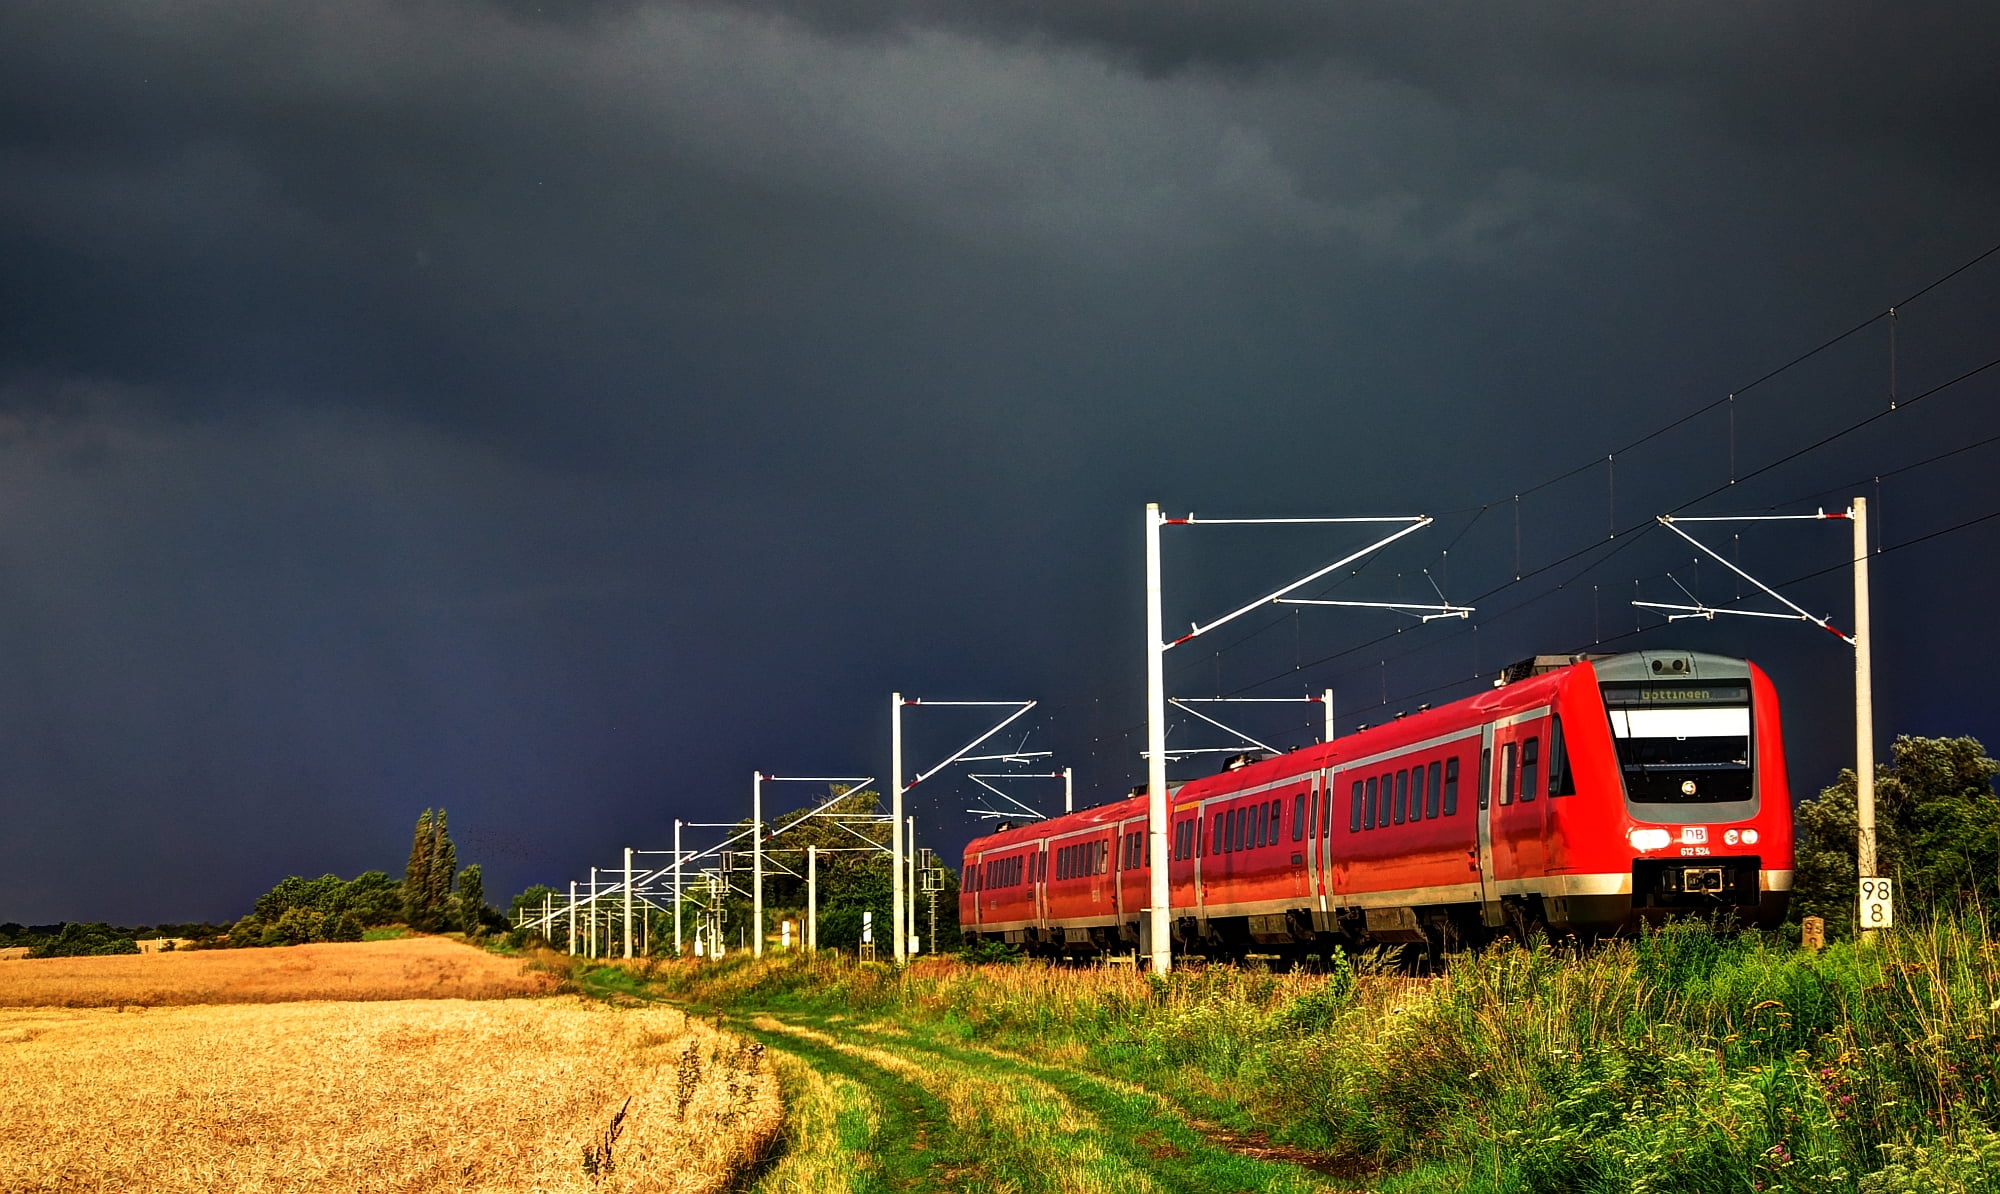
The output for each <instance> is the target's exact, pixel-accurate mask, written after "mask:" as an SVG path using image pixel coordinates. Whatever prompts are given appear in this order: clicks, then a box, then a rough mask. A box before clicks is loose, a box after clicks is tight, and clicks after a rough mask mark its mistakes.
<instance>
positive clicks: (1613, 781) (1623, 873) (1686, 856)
mask: <svg viewBox="0 0 2000 1194" xmlns="http://www.w3.org/2000/svg"><path fill="white" fill-rule="evenodd" d="M1554 706H1555V711H1556V712H1557V713H1558V714H1560V715H1561V717H1562V725H1563V730H1562V734H1563V739H1562V745H1561V747H1560V748H1559V749H1560V750H1562V752H1563V754H1564V755H1565V756H1566V757H1565V758H1564V759H1562V760H1556V759H1552V760H1551V763H1552V771H1553V767H1555V766H1560V767H1564V768H1565V769H1566V770H1567V771H1568V772H1569V779H1568V780H1566V781H1565V782H1566V783H1567V784H1570V785H1573V792H1574V794H1573V795H1567V796H1565V797H1564V799H1562V800H1559V801H1553V802H1551V804H1550V805H1549V809H1550V814H1551V820H1552V822H1553V824H1551V825H1550V826H1549V843H1548V844H1549V847H1550V857H1549V863H1550V865H1549V874H1548V878H1547V881H1546V886H1544V888H1543V890H1544V893H1545V897H1546V898H1545V899H1544V912H1545V914H1546V916H1547V919H1548V920H1549V922H1550V923H1551V924H1553V925H1557V926H1561V925H1568V926H1570V927H1572V928H1575V929H1578V930H1584V931H1631V930H1633V929H1635V928H1637V927H1638V925H1639V924H1640V923H1641V922H1642V921H1659V920H1664V919H1666V918H1668V917H1670V916H1684V915H1688V914H1690V913H1693V914H1702V913H1708V914H1718V915H1720V914H1728V915H1730V916H1733V917H1734V918H1735V920H1736V921H1737V923H1739V924H1756V925H1761V926H1764V927H1770V926H1773V925H1776V924H1778V923H1779V922H1780V921H1782V920H1783V919H1784V916H1785V907H1786V904H1787V902H1788V900H1789V899H1790V896H1791V889H1792V798H1791V785H1790V779H1789V777H1788V775H1787V773H1786V770H1785V750H1784V735H1783V731H1782V730H1781V728H1780V726H1779V720H1778V698H1777V693H1776V690H1775V689H1774V688H1773V687H1772V685H1771V681H1770V678H1769V677H1768V676H1766V675H1765V674H1764V673H1763V671H1762V670H1761V669H1759V668H1758V667H1757V666H1756V665H1755V664H1753V663H1750V662H1749V661H1747V660H1742V659H1731V658H1728V657H1726V656H1721V655H1709V654H1705V653H1702V652H1695V651H1638V652H1632V653H1630V654H1624V655H1614V656H1609V657H1605V658H1599V659H1594V660H1589V661H1587V662H1582V663H1578V664H1577V665H1575V666H1574V667H1570V668H1566V669H1564V674H1563V676H1562V680H1561V683H1560V685H1559V688H1558V691H1557V695H1556V699H1555V701H1554ZM1550 778H1551V780H1552V781H1553V780H1554V779H1555V778H1556V777H1555V776H1554V774H1551V776H1550Z"/></svg>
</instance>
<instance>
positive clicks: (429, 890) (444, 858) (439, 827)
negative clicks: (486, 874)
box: [425, 808, 458, 933]
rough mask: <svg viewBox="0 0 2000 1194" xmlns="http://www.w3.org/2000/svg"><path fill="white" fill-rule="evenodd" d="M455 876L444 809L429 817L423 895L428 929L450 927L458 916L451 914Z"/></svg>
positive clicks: (454, 853)
mask: <svg viewBox="0 0 2000 1194" xmlns="http://www.w3.org/2000/svg"><path fill="white" fill-rule="evenodd" d="M457 877H458V848H457V847H456V846H454V845H452V844H451V833H450V831H449V830H448V829H446V827H445V819H444V809H442V808H440V809H438V811H437V816H435V817H432V818H431V864H430V872H429V873H428V874H427V875H426V876H425V878H426V879H427V880H428V882H427V885H426V889H425V895H426V897H427V901H426V905H425V911H426V914H427V916H428V918H429V922H430V923H429V925H428V926H427V928H428V930H429V931H430V932H433V933H436V932H441V931H443V930H444V929H447V928H450V927H451V923H452V922H453V921H456V920H457V919H458V918H457V917H456V916H453V915H452V892H451V889H452V880H454V879H456V878H457Z"/></svg>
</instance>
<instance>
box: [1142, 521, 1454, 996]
mask: <svg viewBox="0 0 2000 1194" xmlns="http://www.w3.org/2000/svg"><path fill="white" fill-rule="evenodd" d="M1384 523H1388V524H1396V523H1402V524H1405V525H1404V526H1403V527H1402V529H1401V530H1399V531H1396V532H1395V533H1393V534H1391V535H1388V536H1385V537H1384V538H1382V539H1379V540H1377V541H1376V542H1374V543H1372V544H1370V545H1369V546H1367V547H1364V548H1362V549H1361V550H1360V551H1356V552H1353V553H1350V554H1349V555H1346V556H1343V557H1341V558H1340V559H1338V560H1335V561H1334V562H1333V563H1331V564H1328V565H1326V566H1325V567H1323V568H1320V569H1318V570H1317V571H1314V572H1311V573H1308V574H1307V575H1305V576H1302V577H1300V578H1299V579H1298V580H1295V581H1293V582H1292V583H1290V584H1288V585H1285V586H1283V587H1282V588H1279V589H1277V590H1276V591H1274V592H1271V593H1267V594H1265V595H1264V596H1262V597H1259V598H1258V599H1257V600H1255V601H1252V602H1250V603H1249V604H1247V605H1244V606H1242V607H1240V608H1238V609H1236V610H1233V611H1231V612H1229V613H1227V614H1224V615H1223V616H1221V617H1219V618H1216V619H1215V620H1214V621H1211V622H1209V623H1208V624H1206V625H1201V624H1192V625H1190V626H1189V628H1188V632H1187V633H1186V634H1183V635H1181V636H1180V637H1178V638H1176V639H1174V640H1173V641H1171V642H1169V641H1167V638H1166V630H1165V615H1164V612H1163V600H1162V582H1161V568H1160V528H1161V527H1163V526H1198V525H1207V526H1273V525H1278V526H1301V525H1327V524H1374V525H1381V524H1384ZM1429 525H1431V517H1430V516H1429V515H1428V514H1415V515H1401V516H1391V517H1367V518H1196V517H1195V516H1194V515H1192V514H1189V515H1188V516H1187V517H1185V518H1167V517H1165V516H1163V515H1162V514H1161V513H1160V506H1159V503H1157V502H1153V503H1148V505H1147V506H1146V847H1147V849H1146V858H1147V868H1148V870H1149V872H1150V874H1149V876H1148V881H1147V897H1146V899H1147V903H1148V905H1149V907H1148V908H1147V909H1146V919H1145V920H1144V921H1143V922H1142V929H1141V932H1140V944H1141V948H1142V949H1143V950H1144V952H1145V953H1146V954H1147V956H1148V958H1149V959H1150V960H1151V966H1152V970H1153V973H1155V974H1165V973H1167V972H1168V971H1169V970H1171V969H1173V942H1172V931H1173V914H1172V909H1171V907H1170V906H1169V905H1170V903H1171V901H1172V898H1173V892H1172V886H1171V882H1170V877H1169V875H1168V873H1167V867H1168V862H1169V859H1168V850H1167V828H1168V826H1167V680H1166V655H1167V652H1168V651H1171V650H1172V649H1174V648H1175V647H1178V646H1180V645H1181V644H1182V643H1185V642H1187V641H1189V640H1190V639H1195V638H1199V637H1201V636H1202V635H1204V634H1207V633H1208V632H1209V631H1211V630H1215V629H1218V628H1219V627H1222V626H1226V625H1228V624H1229V623H1231V622H1234V621H1235V620H1236V619H1238V618H1240V617H1242V616H1243V615H1245V614H1247V613H1250V612H1251V611H1252V610H1255V609H1258V608H1259V607H1261V606H1265V605H1269V604H1272V603H1273V602H1276V601H1279V600H1281V599H1282V598H1284V597H1285V596H1286V595H1288V594H1290V593H1294V592H1297V591H1298V590H1299V589H1301V588H1304V587H1305V586H1306V585H1309V584H1311V583H1312V582H1314V581H1316V580H1319V579H1320V578H1321V577H1324V576H1326V575H1328V574H1329V573H1332V572H1335V571H1337V570H1339V569H1341V568H1344V567H1346V566H1347V565H1349V564H1351V563H1353V562H1354V561H1356V560H1358V559H1360V558H1361V557H1363V556H1365V555H1368V554H1369V553H1370V552H1374V551H1379V550H1380V549H1382V548H1384V547H1387V546H1388V545H1389V544H1391V543H1394V542H1395V541H1396V540H1398V539H1401V538H1402V537H1403V536H1405V535H1409V534H1413V533H1415V532H1417V531H1420V530H1422V529H1424V528H1425V527H1427V526H1429ZM1427 608H1429V607H1427ZM1451 612H1453V613H1456V612H1457V611H1456V610H1455V609H1454V610H1452V611H1451ZM1467 612H1470V611H1467ZM1461 616H1462V615H1461ZM1190 712H1192V710H1190ZM1225 728H1227V727H1225Z"/></svg>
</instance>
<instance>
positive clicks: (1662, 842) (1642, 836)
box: [1632, 829, 1674, 850]
mask: <svg viewBox="0 0 2000 1194" xmlns="http://www.w3.org/2000/svg"><path fill="white" fill-rule="evenodd" d="M1673 840H1674V835H1673V834H1671V833H1668V832H1667V831H1666V830H1664V829H1634V830H1633V831H1632V848H1633V849H1634V850H1660V849H1664V848H1665V847H1666V845H1667V843H1669V842H1671V841H1673Z"/></svg>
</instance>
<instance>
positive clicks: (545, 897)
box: [542, 891, 556, 941]
mask: <svg viewBox="0 0 2000 1194" xmlns="http://www.w3.org/2000/svg"><path fill="white" fill-rule="evenodd" d="M555 900H556V893H555V892H553V891H545V892H543V893H542V940H544V941H547V940H548V939H549V938H550V937H553V936H555Z"/></svg>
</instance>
